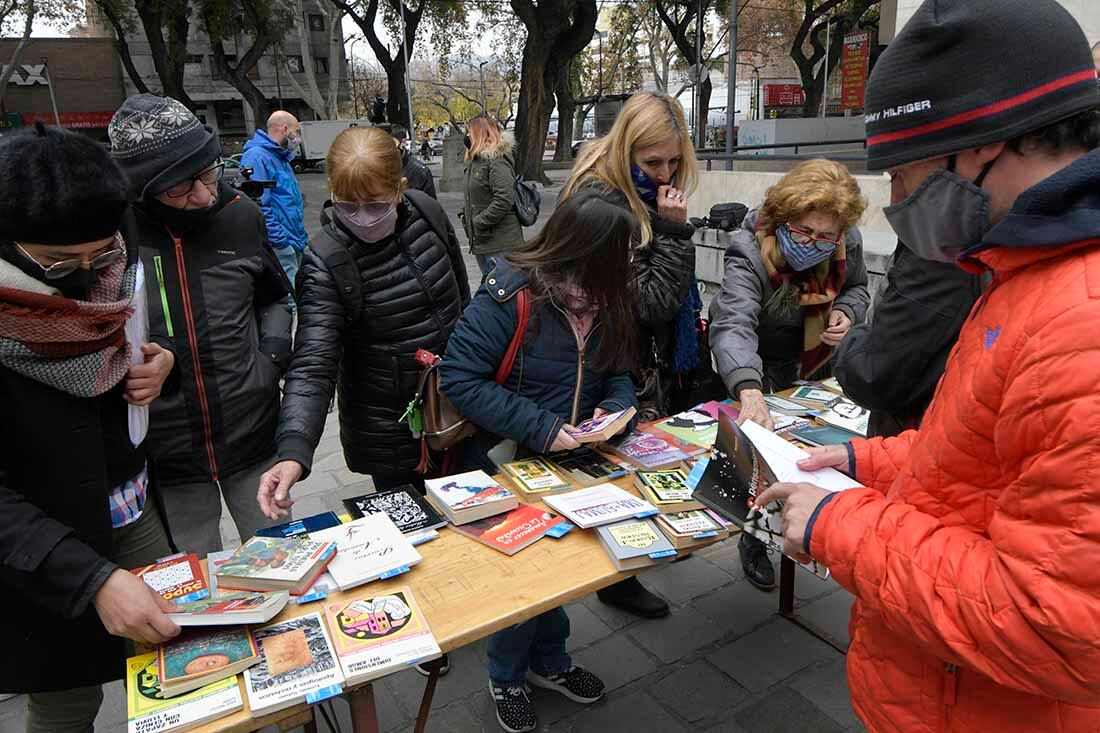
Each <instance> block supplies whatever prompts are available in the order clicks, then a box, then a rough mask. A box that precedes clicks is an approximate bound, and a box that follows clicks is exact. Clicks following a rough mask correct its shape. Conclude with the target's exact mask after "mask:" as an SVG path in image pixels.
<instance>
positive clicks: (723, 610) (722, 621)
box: [691, 580, 779, 638]
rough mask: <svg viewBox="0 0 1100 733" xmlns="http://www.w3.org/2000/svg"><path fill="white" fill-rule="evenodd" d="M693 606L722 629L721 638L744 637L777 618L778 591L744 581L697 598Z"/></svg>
mask: <svg viewBox="0 0 1100 733" xmlns="http://www.w3.org/2000/svg"><path fill="white" fill-rule="evenodd" d="M691 605H692V606H693V607H695V608H696V609H698V610H699V611H701V612H702V613H703V614H704V615H706V616H707V618H709V619H711V620H712V621H713V622H714V623H715V625H717V626H718V627H719V628H720V629H721V635H720V636H719V638H725V637H727V636H742V635H744V634H747V633H748V632H750V631H752V630H753V629H755V628H757V627H759V626H761V625H762V624H765V623H768V622H769V621H771V620H773V619H775V618H776V614H777V613H778V610H779V594H778V593H764V592H762V591H760V590H758V589H757V588H756V587H754V586H753V585H751V584H750V583H749V582H748V581H744V580H742V581H740V582H737V583H730V584H729V585H727V586H723V587H722V588H719V589H717V590H714V591H711V592H710V593H708V594H706V595H705V596H702V597H700V598H696V599H695V601H693V602H692V604H691Z"/></svg>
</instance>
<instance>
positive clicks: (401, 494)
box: [344, 484, 447, 534]
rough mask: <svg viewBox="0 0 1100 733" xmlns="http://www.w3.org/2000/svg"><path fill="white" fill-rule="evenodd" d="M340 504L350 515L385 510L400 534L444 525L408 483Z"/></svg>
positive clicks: (362, 514) (364, 514) (355, 517)
mask: <svg viewBox="0 0 1100 733" xmlns="http://www.w3.org/2000/svg"><path fill="white" fill-rule="evenodd" d="M344 506H345V507H347V510H348V513H349V514H351V518H352V519H359V518H360V517H364V516H366V515H368V514H385V515H387V516H388V517H389V518H390V519H392V520H393V523H394V524H396V525H397V528H398V529H399V530H401V532H402V533H404V534H410V533H413V532H420V531H422V530H427V529H439V528H440V527H445V526H446V525H447V520H446V519H444V518H443V517H441V516H439V513H438V512H437V511H436V510H435V509H433V508H432V507H431V505H429V504H428V502H426V501H425V500H424V497H422V496H421V495H420V492H418V491H417V490H416V489H415V488H413V487H412V486H411V485H409V484H406V485H404V486H398V487H396V488H393V489H389V490H387V491H376V492H374V493H373V494H364V495H363V496H356V497H354V498H351V499H344Z"/></svg>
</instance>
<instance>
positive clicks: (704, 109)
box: [695, 74, 714, 148]
mask: <svg viewBox="0 0 1100 733" xmlns="http://www.w3.org/2000/svg"><path fill="white" fill-rule="evenodd" d="M712 91H714V86H713V85H712V84H711V83H710V75H709V74H708V75H707V76H706V77H704V78H703V83H702V84H699V85H698V86H697V87H696V88H695V93H696V94H697V95H698V96H697V98H696V104H697V105H698V107H697V109H696V111H695V114H696V115H697V116H698V119H696V120H695V134H696V139H695V147H697V148H705V147H706V146H707V118H708V117H709V116H710V94H711V92H712Z"/></svg>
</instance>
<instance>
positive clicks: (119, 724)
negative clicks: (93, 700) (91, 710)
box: [95, 681, 126, 731]
mask: <svg viewBox="0 0 1100 733" xmlns="http://www.w3.org/2000/svg"><path fill="white" fill-rule="evenodd" d="M95 729H96V730H97V731H100V730H102V731H115V730H117V731H123V730H125V729H126V687H125V685H124V684H123V683H122V681H115V682H111V683H108V684H106V685H103V704H102V705H101V706H100V707H99V715H97V716H96V719H95Z"/></svg>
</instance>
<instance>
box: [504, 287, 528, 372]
mask: <svg viewBox="0 0 1100 733" xmlns="http://www.w3.org/2000/svg"><path fill="white" fill-rule="evenodd" d="M530 317H531V297H530V294H529V293H528V292H527V288H522V289H521V290H518V291H516V332H515V334H514V335H513V336H512V341H511V343H509V344H508V350H507V351H505V352H504V358H503V359H502V360H501V362H500V368H499V369H497V376H496V382H497V384H504V383H505V382H506V381H507V380H508V375H509V374H511V373H512V367H513V366H515V364H516V356H517V355H518V354H519V350H520V348H521V347H522V346H523V337H524V335H525V334H526V333H527V321H528V320H529V319H530Z"/></svg>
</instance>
